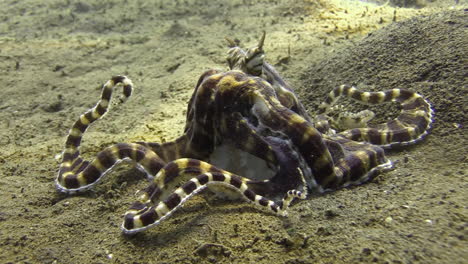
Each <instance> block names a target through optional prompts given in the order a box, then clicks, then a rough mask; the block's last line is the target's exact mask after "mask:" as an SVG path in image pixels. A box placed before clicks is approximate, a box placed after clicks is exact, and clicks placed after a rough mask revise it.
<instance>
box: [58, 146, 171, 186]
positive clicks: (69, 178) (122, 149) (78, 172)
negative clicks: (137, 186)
mask: <svg viewBox="0 0 468 264" xmlns="http://www.w3.org/2000/svg"><path fill="white" fill-rule="evenodd" d="M123 160H132V161H134V162H135V163H136V164H137V167H138V168H139V169H140V170H142V171H144V172H146V174H147V175H148V176H149V177H152V176H154V175H156V173H157V172H159V171H160V170H161V168H163V167H164V166H165V164H166V163H165V162H164V161H163V160H161V159H160V158H159V156H158V155H157V154H156V153H154V152H153V151H151V150H150V149H148V148H145V147H144V146H142V145H139V144H135V143H129V144H127V143H119V144H116V145H113V146H110V147H108V148H106V149H105V150H103V151H101V152H99V153H98V155H97V156H96V158H95V159H94V160H93V161H92V162H86V163H83V165H82V166H80V167H79V168H78V169H75V170H66V168H67V167H65V169H63V170H62V171H61V173H60V174H59V176H58V178H57V180H56V186H57V188H58V189H59V190H60V191H63V192H66V193H74V192H77V191H83V190H87V189H89V188H91V187H92V186H93V185H95V184H96V183H97V182H99V181H100V180H101V179H102V178H103V177H104V176H105V175H106V174H107V173H108V172H109V171H110V170H111V169H112V168H114V167H115V165H117V164H118V163H120V162H121V161H123Z"/></svg>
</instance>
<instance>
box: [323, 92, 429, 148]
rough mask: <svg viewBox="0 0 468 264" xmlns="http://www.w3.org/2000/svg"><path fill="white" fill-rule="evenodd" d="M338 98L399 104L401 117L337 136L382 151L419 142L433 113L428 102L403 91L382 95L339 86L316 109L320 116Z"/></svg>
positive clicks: (417, 95) (427, 128) (427, 130)
mask: <svg viewBox="0 0 468 264" xmlns="http://www.w3.org/2000/svg"><path fill="white" fill-rule="evenodd" d="M340 96H346V97H349V98H352V99H354V100H356V101H358V102H361V103H365V104H371V105H376V104H382V103H386V102H393V101H394V102H398V103H399V104H400V105H401V108H402V110H401V112H400V115H399V116H398V117H397V118H395V119H394V120H391V121H389V122H387V123H383V124H379V125H376V126H373V127H367V128H354V129H349V130H345V131H342V132H340V133H339V135H342V136H344V137H346V138H348V139H351V140H354V141H365V142H369V143H371V144H373V145H378V146H381V147H383V148H391V147H395V146H405V145H410V144H413V143H416V142H419V141H421V140H422V139H423V138H424V137H425V136H426V135H427V134H428V132H429V130H430V128H431V125H432V119H433V115H434V113H433V111H432V109H431V105H430V104H429V102H428V101H427V100H426V99H424V98H423V97H422V96H421V95H419V94H418V93H415V92H412V91H409V90H405V89H391V90H388V91H384V92H363V91H360V90H358V89H356V88H355V87H352V86H348V85H342V86H340V87H338V88H335V89H334V90H332V91H331V92H330V93H329V95H328V97H327V99H326V100H325V101H324V102H323V103H322V105H321V106H320V108H319V112H318V114H319V115H323V114H326V113H327V111H328V110H329V109H330V107H331V105H333V104H334V103H335V102H336V101H337V100H338V98H339V97H340Z"/></svg>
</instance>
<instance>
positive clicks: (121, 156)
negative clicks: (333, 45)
mask: <svg viewBox="0 0 468 264" xmlns="http://www.w3.org/2000/svg"><path fill="white" fill-rule="evenodd" d="M263 41H264V35H263V37H262V38H261V40H260V42H259V44H258V45H257V46H256V47H254V48H251V49H248V50H247V51H243V50H242V49H240V48H239V47H233V49H231V50H230V53H229V54H230V55H229V56H230V57H229V60H228V61H229V64H230V67H231V68H235V70H233V71H228V72H219V71H217V70H209V71H207V72H205V73H204V74H203V75H202V76H201V77H200V79H199V81H198V83H197V85H196V88H195V91H194V93H193V95H192V97H191V99H190V102H189V106H188V110H187V123H186V127H185V130H184V133H183V135H182V136H180V137H179V138H177V139H176V140H174V141H172V142H167V143H162V144H159V143H154V142H138V143H119V144H116V145H113V146H110V147H108V148H106V149H104V150H103V151H101V152H99V153H98V154H97V156H96V158H95V159H94V160H92V161H86V160H83V159H82V158H81V156H80V152H79V147H80V144H81V139H82V137H83V133H84V132H85V131H86V129H87V128H88V127H89V125H91V124H92V123H93V122H95V121H96V120H98V119H99V118H101V117H102V116H103V115H104V114H105V113H106V112H107V110H108V106H109V103H110V100H111V95H112V92H113V89H114V87H115V86H116V85H118V84H122V85H123V88H124V97H125V98H128V97H129V96H130V95H131V92H132V87H133V85H132V82H131V81H130V80H129V79H128V78H126V77H124V76H115V77H113V78H112V79H111V80H110V81H108V82H107V83H106V84H104V85H103V90H102V95H101V99H100V100H99V102H98V103H97V105H96V106H95V107H93V108H92V109H90V110H89V111H87V112H86V113H85V114H83V115H81V116H80V117H79V119H78V120H77V121H76V122H75V124H74V125H73V127H72V129H71V130H70V132H69V135H68V137H67V140H66V143H65V150H64V152H63V158H62V163H61V165H60V169H59V173H58V177H57V179H56V186H57V188H58V190H60V191H62V192H66V193H75V192H78V191H82V190H86V189H89V188H91V187H92V186H93V185H94V184H96V183H97V182H99V181H100V180H101V179H102V178H103V177H104V176H105V175H106V174H107V173H108V172H109V171H110V170H111V169H112V168H114V167H115V166H116V165H117V164H118V163H119V162H121V161H124V160H130V161H133V162H134V163H135V164H136V166H137V167H138V168H139V169H141V170H142V171H144V172H146V173H147V175H148V176H149V178H150V179H151V180H150V184H149V185H148V186H147V187H146V188H145V189H143V190H141V191H140V192H139V195H138V198H137V201H136V202H135V203H134V204H133V205H132V206H131V207H130V209H129V210H128V211H127V212H126V213H125V219H124V223H123V224H122V230H123V232H124V233H127V234H132V233H136V232H140V231H143V230H146V229H148V228H150V227H152V226H155V225H158V224H159V223H160V222H161V221H163V220H164V219H166V218H168V217H169V216H171V215H172V214H173V213H174V212H175V211H176V210H177V209H178V208H180V207H181V206H183V204H184V203H185V202H186V201H187V200H188V199H190V198H191V197H193V196H194V195H196V194H197V193H199V192H200V191H202V190H204V189H205V188H206V187H207V186H209V185H215V186H216V185H221V186H226V187H228V188H231V189H233V190H236V191H237V192H238V193H239V194H240V196H242V197H244V198H245V199H246V200H248V201H250V202H252V203H254V204H255V205H257V206H259V207H261V208H265V209H267V210H269V211H271V212H274V213H278V214H280V215H286V210H287V208H288V207H289V205H290V204H291V202H292V201H293V200H294V199H295V198H297V199H305V198H306V196H307V193H308V190H312V191H318V192H324V191H331V190H335V189H338V188H342V187H346V186H349V185H353V184H361V183H363V182H365V181H368V180H370V179H372V178H373V177H375V176H376V175H377V174H379V173H380V172H382V171H385V170H388V169H390V168H392V163H391V161H389V160H388V159H387V158H386V157H385V153H384V150H383V149H382V148H381V147H393V146H396V145H407V144H411V143H414V142H417V141H419V140H421V139H422V138H423V137H424V136H425V135H426V134H427V133H428V130H429V128H430V126H431V124H432V116H433V112H432V110H431V108H430V105H429V103H428V102H427V101H426V100H425V99H424V98H422V97H421V96H420V95H419V94H417V93H414V92H411V91H407V90H403V89H393V90H389V91H385V92H361V91H359V90H357V89H356V88H354V87H351V86H345V85H344V86H341V87H338V88H336V89H334V90H333V91H332V92H331V93H330V94H329V96H328V98H327V99H326V101H325V102H324V103H323V104H322V106H321V108H320V116H318V117H317V119H316V121H315V123H313V122H311V118H310V117H309V116H308V114H307V113H306V111H305V109H304V107H303V106H302V104H301V103H300V102H299V100H298V98H297V97H296V95H295V94H294V92H293V90H292V89H291V88H290V87H289V86H288V85H287V84H286V83H285V82H284V81H283V80H282V78H281V76H279V74H278V72H277V71H276V70H275V69H274V68H273V67H272V66H271V65H269V64H267V63H266V62H264V61H263V59H264V57H263V56H264V53H263V50H262V45H263ZM342 95H344V96H348V97H350V98H353V99H355V100H357V101H359V102H363V103H368V104H380V103H385V102H390V101H396V102H398V103H400V104H401V106H402V111H401V113H400V115H399V116H398V117H397V118H396V119H395V120H392V121H390V122H387V123H385V124H380V125H377V126H375V127H370V128H356V129H350V130H346V131H343V132H341V133H338V134H332V133H329V134H328V133H325V132H326V131H327V130H329V129H328V128H329V125H328V122H327V117H326V113H327V111H328V109H329V108H330V106H331V105H332V104H333V103H334V102H335V101H336V100H337V99H338V97H340V96H342ZM358 141H363V142H358ZM226 142H227V143H231V144H232V145H234V146H235V148H237V149H239V150H241V151H244V152H247V153H250V154H252V155H254V156H256V157H258V158H260V159H262V160H264V161H265V162H266V163H267V164H268V165H269V166H270V167H272V168H275V169H276V174H275V175H274V176H273V177H272V178H270V179H266V180H252V179H249V178H246V177H242V176H240V175H237V174H235V173H231V172H228V171H226V170H223V169H221V168H217V167H215V166H213V165H211V164H209V163H207V162H206V161H208V160H209V157H210V154H211V153H212V152H214V150H215V149H216V147H218V146H219V145H221V144H223V143H226ZM226 155H229V153H227V154H226ZM278 195H279V198H278Z"/></svg>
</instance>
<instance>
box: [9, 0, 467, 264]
mask: <svg viewBox="0 0 468 264" xmlns="http://www.w3.org/2000/svg"><path fill="white" fill-rule="evenodd" d="M393 2H396V3H398V2H405V1H393ZM406 2H408V3H409V2H412V1H406ZM414 2H415V4H414V6H409V7H395V6H392V5H391V4H389V3H387V4H384V5H376V4H372V3H369V1H355V2H352V1H344V0H343V1H339V0H332V1H324V0H323V1H312V0H309V1H307V0H302V1H294V0H277V1H266V0H264V1H248V0H244V1H236V0H234V1H221V0H217V1H210V4H207V1H195V0H192V1H191V0H186V1H172V0H165V1H120V0H109V1H98V0H95V1H93V0H90V1H58V0H45V1H33V0H30V1H2V2H0V10H1V11H0V21H1V22H0V58H1V60H0V71H1V75H0V78H1V79H0V80H1V83H2V84H3V85H2V89H1V90H0V111H1V112H0V120H1V121H0V173H1V175H0V201H1V203H0V262H1V263H205V262H206V263H291V264H292V263H367V262H375V263H466V259H468V243H467V241H466V239H467V230H466V229H467V204H466V201H467V198H468V195H467V193H468V192H467V190H466V188H467V181H466V178H465V177H466V172H467V167H468V166H467V163H468V162H467V161H468V151H467V147H466V146H467V143H468V141H467V135H468V133H467V131H466V126H467V125H468V124H467V120H468V117H467V114H466V113H467V111H468V109H467V107H468V102H467V97H466V93H467V92H468V89H467V86H466V85H467V84H466V76H467V75H468V72H467V67H466V58H467V57H468V56H467V47H468V37H467V36H468V34H467V24H468V23H467V21H468V19H467V14H466V11H465V10H466V7H467V3H466V1H414ZM263 30H265V31H266V32H267V39H266V43H265V50H266V54H267V60H268V61H269V62H270V63H272V64H273V65H275V67H276V68H277V70H278V71H279V72H280V73H281V74H282V75H283V76H284V77H285V79H286V80H287V81H288V82H289V83H290V84H291V85H292V86H293V87H295V89H296V91H297V93H298V95H299V97H300V98H301V99H302V102H303V103H304V105H305V106H306V107H307V109H308V110H309V112H310V113H311V114H312V115H313V114H314V112H315V111H316V109H317V106H318V105H319V103H320V102H321V101H322V100H323V99H324V98H325V95H326V93H327V92H328V91H330V90H331V89H332V88H333V87H336V86H337V85H340V84H344V83H347V84H353V85H357V86H358V87H361V88H365V89H368V90H375V91H377V90H386V89H391V88H408V89H412V90H415V91H417V92H419V93H421V94H422V95H424V96H425V97H426V98H428V100H429V101H431V102H432V103H433V106H434V110H435V113H436V119H435V123H434V128H433V130H432V132H431V134H430V135H429V136H428V137H427V139H426V140H425V141H423V142H421V143H420V144H417V145H415V146H411V147H408V148H404V149H398V150H392V151H389V152H388V157H389V158H390V159H392V160H393V161H397V164H396V168H395V169H394V170H392V171H390V172H387V173H384V174H382V175H380V176H379V177H378V178H376V179H375V180H373V181H371V182H369V183H366V184H363V185H361V186H356V187H353V188H346V189H341V190H338V191H335V192H332V193H327V194H325V195H320V196H311V197H310V198H308V199H307V200H305V201H300V202H298V203H295V204H294V205H293V206H292V207H291V209H290V212H289V215H290V216H289V217H288V218H283V217H278V216H276V215H273V214H270V213H267V212H264V211H262V210H258V209H257V208H256V207H255V206H253V205H251V204H247V203H244V202H241V201H230V200H224V199H220V198H217V197H216V196H214V195H213V194H212V193H210V192H205V193H203V194H202V195H198V196H197V197H195V198H194V199H192V200H190V201H189V202H188V203H187V204H186V205H185V206H184V207H183V208H182V209H181V210H179V211H178V212H177V213H176V214H175V215H174V216H173V217H171V218H170V219H168V220H167V221H165V222H163V223H162V224H161V225H159V226H157V227H155V228H152V229H150V230H148V231H146V232H144V233H141V234H138V235H136V236H132V237H128V236H124V235H122V234H121V231H120V229H119V226H120V223H121V221H122V214H123V213H124V212H125V211H126V209H127V208H128V206H129V205H130V204H131V203H132V202H133V200H134V199H135V192H136V191H137V190H139V189H141V188H143V187H144V186H145V184H146V181H145V179H144V175H143V174H142V173H141V172H139V171H138V170H136V169H134V168H133V167H132V166H131V165H122V166H120V167H119V169H117V170H116V171H114V172H113V173H112V174H111V175H109V176H108V177H107V178H106V179H105V180H104V181H103V182H102V183H101V184H99V185H97V186H96V188H94V189H93V190H91V191H89V192H87V193H84V194H80V195H76V196H66V195H63V194H60V193H58V192H57V191H56V190H55V188H54V183H53V182H54V179H55V177H56V172H57V169H58V165H59V164H58V160H59V154H60V153H61V151H62V148H63V144H64V140H65V136H66V135H67V132H68V129H69V128H70V127H71V125H72V124H73V122H74V121H75V120H76V119H77V118H78V116H79V115H80V114H81V113H83V112H84V111H86V110H87V109H89V108H90V107H92V106H93V105H94V104H95V103H96V101H97V99H98V97H99V89H100V86H101V85H102V83H104V82H105V81H106V80H108V79H109V78H110V77H111V76H112V75H116V74H125V75H127V76H128V77H130V78H131V79H132V80H133V82H134V84H135V91H134V95H133V96H132V98H131V99H130V100H129V101H128V102H127V103H125V104H121V105H116V106H115V107H113V109H112V111H111V112H110V113H109V114H107V115H106V117H105V118H104V119H103V120H101V121H99V122H97V123H96V125H95V126H93V127H92V128H91V129H90V130H89V131H88V132H87V134H86V135H85V137H84V140H83V147H82V149H81V150H82V152H83V155H84V157H86V158H89V159H90V158H92V157H93V156H94V155H95V154H96V153H97V152H98V151H100V150H102V149H103V148H105V147H106V146H109V145H112V144H114V143H117V142H134V141H156V142H163V141H169V140H171V139H174V138H175V137H177V136H178V135H180V134H181V133H182V131H183V127H184V122H185V113H186V112H185V111H186V105H187V102H188V100H189V98H190V95H191V92H192V91H193V88H194V86H195V84H196V81H197V79H198V77H199V75H200V74H202V73H203V72H204V71H206V70H207V69H210V68H219V69H226V68H227V65H226V63H225V57H226V54H225V53H226V51H227V48H226V43H225V42H224V41H223V38H224V37H225V36H228V37H230V38H233V39H239V40H241V43H244V44H245V45H247V46H250V45H253V44H255V43H256V41H257V40H258V37H259V36H260V34H261V32H262V31H263ZM350 107H351V108H352V107H354V106H350ZM383 109H384V110H385V109H387V108H383ZM388 109H390V110H392V109H393V108H391V107H389V108H388ZM379 110H380V112H385V111H384V110H382V109H376V112H377V113H379ZM394 110H395V109H394Z"/></svg>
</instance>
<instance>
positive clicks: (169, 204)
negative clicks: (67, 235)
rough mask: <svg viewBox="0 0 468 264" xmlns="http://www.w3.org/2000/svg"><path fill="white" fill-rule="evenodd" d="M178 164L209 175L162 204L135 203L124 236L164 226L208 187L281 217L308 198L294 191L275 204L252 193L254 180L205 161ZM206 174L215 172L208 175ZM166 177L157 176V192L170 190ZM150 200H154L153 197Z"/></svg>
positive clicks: (188, 183) (163, 198)
mask: <svg viewBox="0 0 468 264" xmlns="http://www.w3.org/2000/svg"><path fill="white" fill-rule="evenodd" d="M175 163H181V164H188V163H199V166H193V167H192V168H196V169H198V170H201V171H203V170H205V172H203V173H201V174H199V175H197V176H195V177H192V178H191V179H189V180H188V181H186V182H185V183H184V184H183V185H182V186H180V187H179V188H177V189H175V191H173V192H171V193H170V194H169V193H168V195H162V194H160V195H158V197H159V198H160V199H158V200H159V202H157V203H156V202H155V203H154V205H153V206H149V204H150V201H149V200H148V201H147V202H146V203H139V202H137V203H135V204H134V205H133V206H132V207H131V208H130V210H128V211H127V212H126V213H125V219H124V222H123V224H122V230H123V232H124V233H126V234H133V233H137V232H141V231H144V230H146V229H148V228H150V227H153V226H156V225H158V224H160V223H161V222H162V221H163V220H165V219H167V218H168V217H169V216H171V215H172V214H173V213H174V212H175V211H176V210H177V209H179V208H180V207H181V206H182V205H183V204H184V203H185V202H186V201H187V200H188V199H190V198H191V197H193V196H194V195H196V194H197V193H199V192H200V191H202V190H204V189H205V188H206V187H207V186H208V185H222V186H227V187H229V188H232V189H234V190H237V191H238V192H239V193H240V194H241V195H242V196H243V197H244V198H246V199H247V200H249V201H251V202H253V203H254V204H256V205H258V206H261V207H263V208H267V209H268V210H270V211H272V212H275V213H278V214H280V215H286V209H287V207H288V206H289V204H290V202H291V201H292V200H293V199H294V198H300V199H305V196H306V193H303V192H301V191H297V190H291V191H289V192H288V193H287V194H286V196H285V198H284V199H283V201H281V202H279V203H275V202H274V201H272V200H269V199H267V198H265V197H263V196H261V195H257V194H256V193H255V192H254V191H252V190H251V189H250V188H249V186H248V183H249V181H250V180H249V179H247V178H243V177H241V176H238V175H235V174H232V173H229V172H227V171H224V170H220V169H217V168H216V167H214V166H212V165H210V164H208V163H205V162H202V161H197V160H191V159H182V161H180V160H179V161H175V162H174V164H175ZM181 164H179V165H181ZM168 165H169V164H168ZM200 168H204V169H200ZM206 170H209V171H211V172H207V171H206ZM161 173H162V174H166V173H167V168H164V169H163V170H161ZM191 173H193V171H190V174H191ZM182 174H184V173H182ZM181 176H182V175H181V174H177V175H174V177H172V179H176V178H177V179H180V178H182V177H181ZM185 176H187V174H186V175H185ZM166 177H167V175H165V176H164V177H163V176H159V175H157V176H156V177H155V182H157V185H156V186H155V188H156V189H163V188H164V189H165V190H170V188H169V187H168V186H166V185H164V183H165V182H166V181H167V180H166V179H165V178H166ZM171 185H172V184H171ZM160 193H162V191H160ZM147 198H148V199H150V198H149V197H147Z"/></svg>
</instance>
